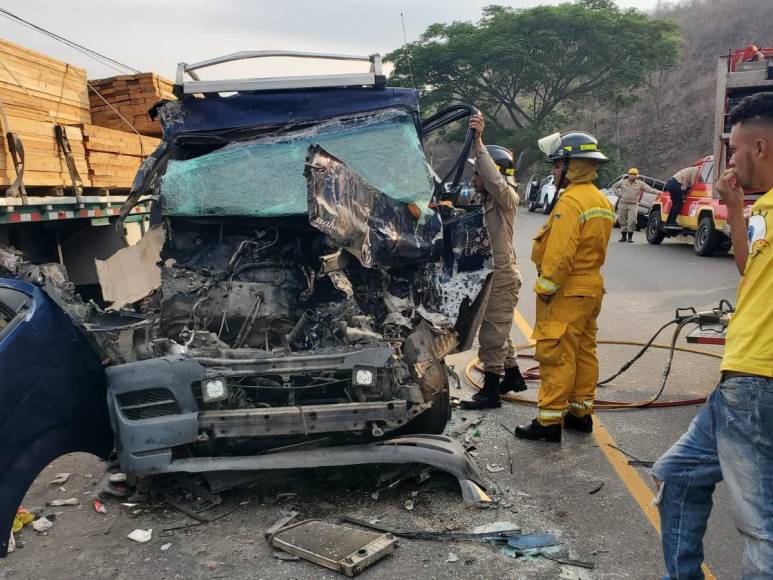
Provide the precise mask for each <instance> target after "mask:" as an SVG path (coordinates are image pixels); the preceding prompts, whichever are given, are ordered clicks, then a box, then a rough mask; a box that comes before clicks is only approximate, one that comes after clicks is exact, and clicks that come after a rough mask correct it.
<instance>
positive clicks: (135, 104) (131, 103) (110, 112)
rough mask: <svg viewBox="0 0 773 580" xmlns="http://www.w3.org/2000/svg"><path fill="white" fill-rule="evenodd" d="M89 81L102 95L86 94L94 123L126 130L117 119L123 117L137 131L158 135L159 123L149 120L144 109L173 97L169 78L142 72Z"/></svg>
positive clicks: (122, 122) (125, 126) (159, 134)
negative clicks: (89, 99)
mask: <svg viewBox="0 0 773 580" xmlns="http://www.w3.org/2000/svg"><path fill="white" fill-rule="evenodd" d="M90 82H91V86H93V87H94V88H95V89H96V91H97V92H98V93H99V95H102V97H103V98H104V100H103V98H100V96H99V95H97V94H96V93H94V92H92V93H91V94H90V98H91V115H92V119H93V123H94V124H95V125H99V126H101V127H109V128H111V129H118V130H121V131H126V130H128V129H129V127H127V125H126V122H125V121H124V120H123V119H122V118H121V116H123V117H124V118H125V119H126V120H127V121H129V122H130V123H131V124H132V125H134V127H135V128H136V129H137V131H139V132H140V133H141V134H143V135H150V136H153V137H160V136H161V125H160V124H159V122H158V121H157V120H156V121H153V120H151V119H150V117H149V116H148V109H150V108H151V107H152V106H153V105H155V104H156V103H157V102H158V101H160V100H161V99H174V98H175V96H174V95H173V94H172V82H171V81H169V80H167V79H165V78H163V77H160V76H158V75H157V74H154V73H142V74H137V75H121V76H117V77H111V78H107V79H100V80H92V81H90ZM105 101H107V103H110V104H109V105H108V104H107V103H105ZM116 111H118V112H116ZM118 113H120V115H119V114H118Z"/></svg>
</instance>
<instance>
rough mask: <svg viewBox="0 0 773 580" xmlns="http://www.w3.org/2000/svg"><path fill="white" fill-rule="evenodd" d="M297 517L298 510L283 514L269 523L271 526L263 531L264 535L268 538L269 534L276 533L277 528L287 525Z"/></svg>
mask: <svg viewBox="0 0 773 580" xmlns="http://www.w3.org/2000/svg"><path fill="white" fill-rule="evenodd" d="M297 517H298V512H290V513H288V514H286V515H283V516H282V517H281V518H279V519H278V520H277V521H275V522H274V523H273V524H271V526H270V527H269V528H268V529H267V530H266V531H265V532H264V535H265V537H266V538H268V537H270V536H271V535H273V534H275V533H277V532H278V531H279V530H281V529H282V528H284V527H285V526H287V525H289V524H290V523H291V522H292V521H293V520H294V519H295V518H297Z"/></svg>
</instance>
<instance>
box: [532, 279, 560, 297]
mask: <svg viewBox="0 0 773 580" xmlns="http://www.w3.org/2000/svg"><path fill="white" fill-rule="evenodd" d="M537 292H539V293H540V294H555V293H556V292H558V284H556V283H555V282H553V281H552V280H548V279H547V278H543V277H542V276H540V277H539V278H537Z"/></svg>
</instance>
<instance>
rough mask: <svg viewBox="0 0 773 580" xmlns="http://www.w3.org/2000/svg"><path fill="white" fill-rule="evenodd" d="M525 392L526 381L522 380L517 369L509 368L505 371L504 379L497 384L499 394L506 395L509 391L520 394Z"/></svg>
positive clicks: (519, 370)
mask: <svg viewBox="0 0 773 580" xmlns="http://www.w3.org/2000/svg"><path fill="white" fill-rule="evenodd" d="M525 390H526V381H525V380H524V379H523V375H522V374H521V369H520V368H518V367H510V368H507V369H505V378H504V380H503V381H502V382H501V383H499V394H500V395H506V394H507V393H509V392H510V391H515V392H516V393H520V392H521V391H525Z"/></svg>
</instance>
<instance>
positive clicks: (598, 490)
mask: <svg viewBox="0 0 773 580" xmlns="http://www.w3.org/2000/svg"><path fill="white" fill-rule="evenodd" d="M602 487H604V482H603V481H602V482H601V483H600V484H598V485H597V486H596V487H594V488H593V489H592V490H590V491H589V492H588V495H593V494H596V493H598V492H600V491H601V488H602Z"/></svg>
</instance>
